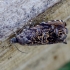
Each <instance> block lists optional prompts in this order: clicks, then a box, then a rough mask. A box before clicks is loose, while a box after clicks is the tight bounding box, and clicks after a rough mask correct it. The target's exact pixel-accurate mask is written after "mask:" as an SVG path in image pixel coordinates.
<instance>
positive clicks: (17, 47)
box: [15, 45, 26, 53]
mask: <svg viewBox="0 0 70 70" xmlns="http://www.w3.org/2000/svg"><path fill="white" fill-rule="evenodd" d="M15 47H16V49H17V50H18V51H19V52H21V53H26V52H23V51H21V50H19V49H18V47H17V46H16V45H15Z"/></svg>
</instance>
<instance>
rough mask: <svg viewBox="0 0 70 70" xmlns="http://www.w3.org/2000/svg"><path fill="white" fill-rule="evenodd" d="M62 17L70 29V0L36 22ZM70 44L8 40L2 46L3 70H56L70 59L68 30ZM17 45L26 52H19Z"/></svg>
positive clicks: (69, 39) (55, 7)
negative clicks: (17, 42)
mask: <svg viewBox="0 0 70 70" xmlns="http://www.w3.org/2000/svg"><path fill="white" fill-rule="evenodd" d="M52 19H62V20H64V21H66V23H67V28H68V30H69V29H70V0H62V1H61V2H60V3H58V4H56V5H54V6H53V7H51V8H49V9H48V10H46V11H45V12H44V13H42V14H40V15H39V16H38V17H36V18H35V19H33V21H34V22H41V21H47V20H52ZM68 32H69V33H68V37H67V42H68V44H63V43H58V44H52V45H34V46H23V45H19V44H12V45H10V44H9V42H8V40H6V41H5V42H3V43H2V44H1V45H0V46H1V47H0V69H1V70H55V69H58V68H59V67H60V66H62V65H63V64H65V63H66V62H68V61H70V31H68ZM15 46H17V47H18V48H19V49H20V50H22V51H24V52H25V53H21V52H19V51H18V50H17V49H16V48H15Z"/></svg>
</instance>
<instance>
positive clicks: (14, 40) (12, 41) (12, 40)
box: [10, 37, 18, 43]
mask: <svg viewBox="0 0 70 70" xmlns="http://www.w3.org/2000/svg"><path fill="white" fill-rule="evenodd" d="M10 42H11V43H17V42H18V41H17V38H16V37H13V38H12V39H11V40H10Z"/></svg>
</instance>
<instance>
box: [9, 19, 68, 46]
mask: <svg viewBox="0 0 70 70" xmlns="http://www.w3.org/2000/svg"><path fill="white" fill-rule="evenodd" d="M66 26H67V24H66V22H64V21H63V20H51V21H48V22H41V23H40V24H38V25H35V26H33V27H30V28H26V29H23V31H22V32H21V33H20V34H18V35H16V36H15V37H13V38H12V39H11V40H10V42H11V43H19V44H21V45H25V44H27V45H34V44H54V43H61V42H63V43H64V44H67V42H66V38H67V34H68V29H67V28H66Z"/></svg>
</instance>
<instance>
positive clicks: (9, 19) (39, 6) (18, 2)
mask: <svg viewBox="0 0 70 70" xmlns="http://www.w3.org/2000/svg"><path fill="white" fill-rule="evenodd" d="M59 1H60V0H0V41H3V40H5V39H7V38H8V37H9V35H10V34H11V33H13V31H16V30H17V28H22V26H24V25H25V24H26V22H28V20H30V19H32V18H34V17H35V16H37V15H38V14H40V13H42V12H43V11H44V10H46V9H47V8H49V7H50V6H52V5H54V4H55V3H57V2H59Z"/></svg>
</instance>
